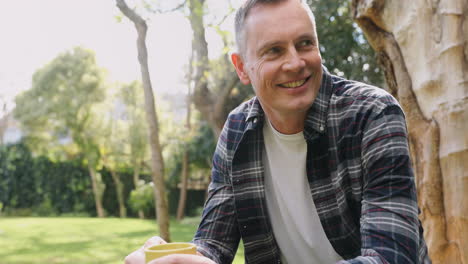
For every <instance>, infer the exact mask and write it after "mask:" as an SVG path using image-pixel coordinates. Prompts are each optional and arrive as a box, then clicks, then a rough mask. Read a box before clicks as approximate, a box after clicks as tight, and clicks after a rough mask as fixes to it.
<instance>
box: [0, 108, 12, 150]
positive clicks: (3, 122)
mask: <svg viewBox="0 0 468 264" xmlns="http://www.w3.org/2000/svg"><path fill="white" fill-rule="evenodd" d="M0 113H1V112H0ZM9 119H10V115H9V114H8V113H6V111H4V115H3V117H1V118H0V145H3V136H4V135H5V131H6V129H7V127H8V120H9Z"/></svg>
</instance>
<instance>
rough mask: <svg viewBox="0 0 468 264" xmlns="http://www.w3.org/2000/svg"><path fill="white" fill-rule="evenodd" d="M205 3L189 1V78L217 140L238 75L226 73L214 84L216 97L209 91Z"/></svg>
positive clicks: (198, 0) (194, 96) (199, 108)
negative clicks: (192, 66) (191, 66)
mask: <svg viewBox="0 0 468 264" xmlns="http://www.w3.org/2000/svg"><path fill="white" fill-rule="evenodd" d="M204 3H205V0H189V8H190V14H189V20H190V26H191V27H192V31H193V40H192V52H193V62H192V64H193V65H194V66H195V68H194V76H192V78H193V80H194V82H195V85H194V91H193V103H194V105H195V107H196V108H197V110H198V111H200V113H202V117H203V118H204V119H205V120H206V121H208V123H209V124H210V126H211V129H212V130H213V133H214V134H215V137H216V138H218V137H219V135H220V134H221V130H222V128H223V125H224V122H225V120H226V116H224V111H223V110H224V109H223V106H224V105H225V102H226V100H228V98H229V95H230V93H231V90H232V89H233V88H234V87H235V86H236V85H237V84H238V82H239V79H238V77H237V75H236V74H235V73H234V71H232V72H226V74H225V76H224V79H222V80H217V81H216V85H217V86H219V87H218V88H219V89H221V92H220V93H218V94H217V95H215V94H213V92H211V91H210V89H209V84H208V80H207V78H206V77H207V75H208V72H209V60H208V43H207V42H206V38H205V26H204V23H203V14H204V12H203V5H204ZM227 56H228V55H227V54H225V57H226V58H225V59H226V60H227V63H230V62H229V58H228V57H227Z"/></svg>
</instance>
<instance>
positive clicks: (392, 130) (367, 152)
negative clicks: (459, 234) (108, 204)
mask: <svg viewBox="0 0 468 264" xmlns="http://www.w3.org/2000/svg"><path fill="white" fill-rule="evenodd" d="M263 120H264V113H263V110H262V109H261V106H260V104H259V102H258V99H257V98H255V97H254V98H253V99H251V100H250V101H248V102H245V103H243V104H241V105H240V106H238V107H237V108H236V109H235V110H233V111H232V112H231V113H230V115H229V117H228V119H227V121H226V124H225V125H224V128H223V131H222V133H221V136H220V138H219V140H218V144H217V147H216V151H215V153H214V157H213V170H212V178H211V184H210V187H209V195H208V200H207V202H206V204H205V209H204V211H203V216H202V221H201V223H200V226H199V228H198V231H197V233H196V235H195V238H194V240H193V242H194V243H195V244H197V246H198V250H199V251H200V252H201V253H202V254H204V255H205V256H207V257H209V258H211V259H213V260H214V261H216V262H217V263H220V264H224V263H231V262H232V260H233V258H234V255H235V252H236V250H237V247H238V244H239V240H240V239H241V238H242V240H243V242H244V247H245V261H246V263H281V261H280V249H279V248H278V245H277V243H276V240H275V239H281V238H278V237H276V238H275V237H274V235H273V232H272V226H271V223H270V221H269V219H268V213H267V208H266V202H265V186H264V167H263V166H264V165H263V164H262V155H263V149H264V148H263V144H264V141H263V131H262V126H263ZM304 137H305V139H306V142H307V164H306V167H307V177H308V180H309V184H310V191H311V195H312V198H313V201H314V203H315V206H316V208H317V213H318V215H319V218H320V221H321V223H322V226H323V229H324V231H325V233H326V235H327V237H328V239H329V241H330V243H331V244H332V246H333V248H334V249H335V251H336V252H337V253H338V254H339V255H340V256H341V257H342V258H343V259H345V261H340V262H339V263H398V264H403V263H430V260H429V258H428V256H427V247H426V244H425V242H424V238H423V234H422V227H421V223H420V221H419V220H418V205H417V201H416V192H415V182H414V175H413V170H412V168H411V161H410V156H409V149H408V143H407V131H406V125H405V119H404V114H403V112H402V110H401V108H400V106H399V104H398V102H397V101H396V100H395V99H394V98H393V97H392V96H391V95H389V94H388V93H387V92H385V91H384V90H382V89H379V88H376V87H372V86H369V85H366V84H363V83H359V82H354V81H349V80H345V79H342V78H339V77H337V76H333V75H330V74H329V73H328V72H327V70H326V69H324V73H323V79H322V84H321V87H320V91H319V94H318V96H317V98H316V99H315V101H314V103H313V105H312V106H311V108H310V111H309V113H308V116H307V119H306V122H305V127H304ZM284 177H291V176H290V175H284ZM279 228H281V227H279Z"/></svg>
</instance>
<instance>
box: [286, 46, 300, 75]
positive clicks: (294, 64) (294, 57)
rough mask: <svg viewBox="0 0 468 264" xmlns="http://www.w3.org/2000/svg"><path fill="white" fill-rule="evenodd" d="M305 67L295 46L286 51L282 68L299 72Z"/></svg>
mask: <svg viewBox="0 0 468 264" xmlns="http://www.w3.org/2000/svg"><path fill="white" fill-rule="evenodd" d="M304 67H305V61H304V59H303V58H301V56H300V54H299V53H298V52H297V50H296V49H295V48H291V49H290V50H289V51H288V54H287V56H286V60H285V62H284V63H283V70H285V71H291V72H299V71H301V70H302V69H304Z"/></svg>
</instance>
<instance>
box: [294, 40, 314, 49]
mask: <svg viewBox="0 0 468 264" xmlns="http://www.w3.org/2000/svg"><path fill="white" fill-rule="evenodd" d="M313 44H314V42H313V41H312V40H310V39H304V40H301V41H299V43H298V44H297V46H298V47H299V48H304V47H309V46H312V45H313Z"/></svg>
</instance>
